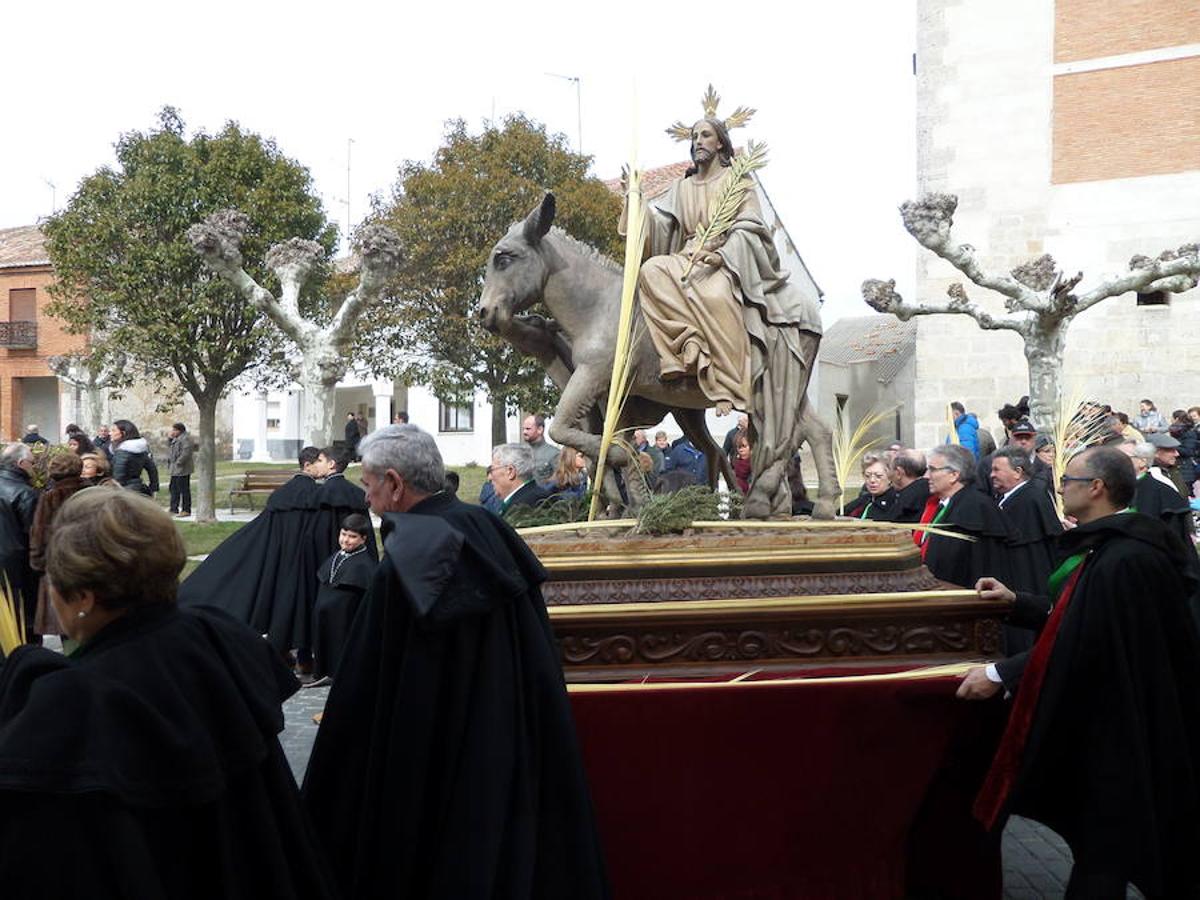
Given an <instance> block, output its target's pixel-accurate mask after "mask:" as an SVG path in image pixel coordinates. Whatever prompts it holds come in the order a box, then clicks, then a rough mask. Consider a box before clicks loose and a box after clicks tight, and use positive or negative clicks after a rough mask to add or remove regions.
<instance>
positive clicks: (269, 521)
mask: <svg viewBox="0 0 1200 900" xmlns="http://www.w3.org/2000/svg"><path fill="white" fill-rule="evenodd" d="M299 461H300V471H299V472H297V473H296V475H295V476H293V477H292V479H291V480H290V481H288V482H287V483H286V484H284V485H283V486H281V487H280V488H278V489H277V490H276V491H275V492H274V493H272V494H271V496H270V498H269V499H268V500H267V503H266V507H265V508H264V509H263V511H262V512H261V513H260V514H259V515H258V516H256V517H255V518H254V519H253V520H252V521H250V522H248V523H247V524H246V525H244V526H243V527H241V528H239V529H238V530H237V531H235V532H234V533H233V534H231V535H230V536H229V537H227V538H226V539H225V540H224V541H222V542H221V544H220V545H219V546H218V547H217V548H216V549H215V550H213V552H212V553H210V554H209V555H208V558H207V559H206V560H204V562H202V563H201V564H200V565H199V566H198V567H197V568H196V570H195V571H194V572H192V574H191V575H189V576H188V578H187V580H186V581H184V582H183V583H182V584H181V585H180V586H179V603H180V605H182V606H211V607H216V608H217V609H223V610H225V611H226V612H227V613H229V614H230V615H231V616H233V617H234V618H235V619H237V620H238V621H240V622H245V623H246V624H247V625H249V626H250V627H251V628H253V629H254V630H255V631H256V632H258V633H259V634H262V635H265V636H266V638H267V640H268V641H270V642H271V645H272V646H273V647H275V649H276V650H279V651H280V652H281V653H286V652H288V651H289V650H294V649H305V648H307V647H308V646H309V642H310V632H311V622H310V619H311V617H312V610H313V604H314V603H315V602H316V598H317V566H318V565H320V563H321V560H323V559H324V558H325V557H326V556H328V554H329V553H332V552H333V549H334V548H335V547H336V546H337V544H336V541H329V540H328V534H327V531H328V529H327V528H326V527H324V525H323V520H322V518H321V517H320V516H319V515H318V513H319V512H320V500H319V488H318V485H317V482H316V479H317V478H320V477H323V476H324V475H325V464H324V462H323V461H322V456H321V451H320V450H319V449H318V448H316V447H305V448H304V449H303V450H301V451H300V457H299ZM317 534H320V535H321V538H320V539H318V538H317V537H316V535H317ZM326 543H329V549H328V550H326V551H325V552H324V554H323V555H321V556H318V555H317V553H318V551H317V547H318V545H321V546H324V545H325V544H326Z"/></svg>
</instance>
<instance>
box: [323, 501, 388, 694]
mask: <svg viewBox="0 0 1200 900" xmlns="http://www.w3.org/2000/svg"><path fill="white" fill-rule="evenodd" d="M374 540H375V529H373V528H372V527H371V520H370V519H369V518H367V517H366V516H364V515H362V514H361V513H351V514H350V515H348V516H346V518H345V519H343V520H342V528H341V533H340V535H339V536H338V544H339V546H340V548H341V549H339V550H338V551H337V552H336V553H334V554H333V555H332V556H331V557H329V559H327V560H325V562H323V563H321V567H320V569H318V570H317V580H318V581H319V582H320V583H321V586H320V587H319V588H318V589H317V603H316V607H315V608H314V610H313V654H314V656H315V657H316V659H315V660H314V663H313V676H314V677H315V679H316V680H315V681H313V682H312V683H311V684H309V685H307V686H308V687H321V686H323V685H326V684H329V683H330V682H331V681H332V680H333V676H334V675H335V674H336V673H337V665H338V660H339V658H340V657H341V654H342V648H343V647H344V646H345V645H346V636H347V635H348V634H349V633H350V625H351V623H352V622H353V621H354V616H355V614H356V613H357V612H358V605H359V602H360V601H361V600H362V598H363V594H364V593H366V590H367V586H368V585H369V584H370V583H371V578H372V576H373V575H374V574H375V566H376V562H377V560H376V554H375V553H372V552H369V550H368V548H369V549H370V550H374V549H375V547H374V546H373V545H374Z"/></svg>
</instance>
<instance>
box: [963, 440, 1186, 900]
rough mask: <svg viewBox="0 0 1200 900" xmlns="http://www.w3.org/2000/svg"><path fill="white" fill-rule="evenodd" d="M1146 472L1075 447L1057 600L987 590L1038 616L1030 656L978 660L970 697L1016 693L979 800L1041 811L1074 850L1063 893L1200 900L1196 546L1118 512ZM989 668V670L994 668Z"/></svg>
mask: <svg viewBox="0 0 1200 900" xmlns="http://www.w3.org/2000/svg"><path fill="white" fill-rule="evenodd" d="M1134 483H1135V479H1134V473H1133V470H1132V468H1131V467H1130V466H1129V464H1128V460H1127V459H1126V458H1125V456H1124V455H1123V454H1122V453H1121V452H1120V451H1118V450H1116V449H1114V448H1111V447H1099V448H1095V449H1092V450H1088V451H1085V452H1083V453H1081V454H1079V455H1077V456H1075V457H1074V458H1073V459H1072V460H1071V461H1070V462H1069V463H1068V464H1067V469H1066V473H1065V476H1064V478H1063V484H1062V491H1061V493H1062V496H1063V508H1064V510H1065V511H1066V513H1067V514H1068V515H1071V516H1074V517H1075V519H1076V520H1077V521H1078V522H1079V525H1078V526H1077V527H1076V528H1073V529H1071V530H1069V531H1067V532H1065V533H1064V534H1063V536H1062V537H1061V538H1060V539H1059V556H1058V561H1059V567H1058V568H1057V569H1056V570H1055V573H1054V575H1053V576H1052V578H1051V581H1050V585H1049V587H1050V596H1049V597H1047V596H1040V597H1033V596H1029V595H1021V594H1018V595H1015V596H1014V594H1013V592H1012V591H1010V590H1009V589H1008V588H1006V587H1005V586H1004V585H1003V584H1002V583H1000V582H998V581H996V580H995V579H991V578H985V579H982V580H981V581H980V583H979V584H978V586H977V587H978V589H979V590H980V593H981V596H983V597H984V598H985V599H997V600H1004V601H1008V602H1014V601H1015V606H1014V608H1013V614H1012V617H1017V616H1020V617H1021V618H1022V619H1023V620H1024V621H1027V622H1029V623H1030V624H1038V625H1040V626H1041V634H1040V636H1039V638H1038V641H1037V644H1035V645H1034V648H1033V649H1032V650H1031V651H1028V652H1027V653H1024V654H1021V655H1019V656H1018V657H1015V658H1012V659H1007V660H1001V661H999V662H997V663H995V664H994V665H992V666H986V667H985V666H979V667H976V668H973V669H971V670H970V671H969V672H968V673H967V675H966V676H965V678H964V679H963V682H962V684H961V685H960V687H959V691H958V694H959V696H960V697H964V698H967V699H983V698H986V697H991V696H994V695H995V694H997V693H999V691H1000V690H1001V688H1002V687H1003V688H1007V689H1008V690H1009V691H1012V692H1015V694H1016V697H1015V702H1014V704H1013V709H1012V712H1011V714H1010V716H1009V724H1008V728H1007V730H1006V732H1005V736H1004V739H1003V740H1002V741H1001V744H1000V748H999V750H998V751H997V754H996V759H995V761H994V762H993V764H992V771H991V772H990V773H989V775H988V778H987V780H986V781H985V783H984V786H983V789H982V791H981V792H980V795H979V797H978V799H977V801H976V807H975V812H976V815H977V816H978V817H979V818H980V820H981V821H983V822H984V823H985V824H987V825H989V826H991V827H993V828H996V829H1001V828H1003V825H1004V821H1005V819H1006V818H1007V816H1008V815H1009V814H1016V815H1023V816H1029V817H1030V818H1034V819H1037V820H1038V821H1040V822H1044V823H1045V824H1046V825H1048V826H1049V827H1051V828H1053V829H1054V830H1055V831H1057V832H1058V833H1059V834H1061V835H1062V836H1063V838H1064V839H1065V840H1066V842H1067V844H1068V845H1069V846H1070V847H1071V851H1072V853H1073V855H1074V858H1075V867H1074V869H1073V871H1072V873H1071V879H1070V882H1069V884H1068V886H1067V897H1068V898H1070V897H1087V898H1092V897H1124V896H1125V885H1126V883H1128V882H1133V883H1134V884H1135V885H1137V886H1138V887H1139V888H1140V889H1141V890H1142V891H1143V893H1145V895H1146V896H1149V897H1160V896H1161V897H1195V896H1198V895H1200V893H1198V892H1200V872H1198V870H1197V867H1196V849H1197V847H1200V693H1197V690H1196V686H1197V684H1200V634H1198V633H1197V630H1196V627H1195V625H1194V624H1193V622H1192V620H1191V618H1190V617H1189V615H1188V610H1187V605H1186V600H1187V597H1188V596H1189V595H1190V594H1191V593H1192V591H1193V590H1194V587H1195V586H1194V584H1193V583H1191V579H1190V571H1191V570H1190V567H1189V565H1188V564H1187V562H1186V558H1185V553H1186V552H1188V551H1187V549H1186V548H1185V547H1183V546H1182V545H1181V544H1180V543H1179V541H1178V540H1177V539H1176V537H1175V536H1174V535H1173V534H1171V532H1170V531H1169V530H1168V529H1167V528H1166V527H1165V526H1164V525H1163V524H1162V523H1161V522H1158V521H1155V520H1154V519H1151V518H1149V517H1148V516H1144V515H1141V514H1138V513H1131V512H1127V511H1126V512H1122V510H1126V509H1127V507H1128V506H1129V504H1130V502H1131V501H1132V499H1133V493H1134ZM989 670H991V671H989Z"/></svg>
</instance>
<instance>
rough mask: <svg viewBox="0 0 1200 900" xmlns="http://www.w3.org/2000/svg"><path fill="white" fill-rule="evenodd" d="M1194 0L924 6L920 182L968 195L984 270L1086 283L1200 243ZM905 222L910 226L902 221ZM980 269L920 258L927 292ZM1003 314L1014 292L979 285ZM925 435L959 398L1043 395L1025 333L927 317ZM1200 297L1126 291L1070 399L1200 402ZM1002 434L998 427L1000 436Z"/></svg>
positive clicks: (988, 404)
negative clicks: (1017, 269) (1032, 267)
mask: <svg viewBox="0 0 1200 900" xmlns="http://www.w3.org/2000/svg"><path fill="white" fill-rule="evenodd" d="M1196 10H1197V7H1196V4H1195V0H1154V2H1151V0H1010V2H1006V3H985V2H978V0H976V2H970V0H918V17H919V21H918V48H917V56H916V73H917V91H918V98H917V133H918V134H917V137H918V146H917V165H918V172H917V176H918V177H917V182H918V191H919V192H920V193H925V192H931V191H937V192H944V193H952V194H957V195H958V198H959V203H958V211H957V214H956V215H955V219H954V235H955V239H956V240H957V241H959V242H964V243H970V244H973V245H974V246H975V248H976V251H977V255H978V258H979V260H980V262H981V264H982V265H983V266H984V268H986V269H990V270H997V271H1007V270H1009V269H1011V268H1012V267H1014V266H1016V265H1018V264H1019V263H1022V262H1025V261H1027V260H1029V259H1033V258H1035V257H1037V256H1039V255H1041V254H1042V253H1050V254H1052V255H1053V256H1054V258H1055V259H1056V260H1057V262H1058V264H1059V265H1060V266H1061V268H1062V269H1063V271H1064V273H1065V274H1066V275H1068V276H1070V275H1073V274H1074V273H1075V272H1078V271H1082V272H1083V273H1084V281H1083V282H1082V283H1081V285H1080V289H1082V290H1086V289H1087V288H1088V287H1089V286H1090V285H1092V284H1095V283H1096V282H1097V281H1099V280H1101V279H1104V278H1106V277H1107V276H1111V275H1116V274H1120V273H1122V272H1125V271H1127V269H1128V264H1129V260H1130V258H1131V257H1132V256H1134V255H1135V254H1145V255H1147V256H1156V255H1157V254H1158V253H1159V252H1160V251H1163V250H1167V249H1175V248H1178V247H1179V246H1181V245H1183V244H1185V243H1189V242H1195V241H1196V240H1197V239H1198V238H1200V115H1198V114H1197V109H1200V15H1197V13H1196ZM897 227H900V226H899V222H897ZM964 280H965V279H964V277H963V276H962V275H961V274H960V273H958V272H957V271H955V270H954V269H953V268H951V267H950V266H949V265H948V264H947V263H944V262H943V261H942V260H940V259H938V258H937V257H935V256H933V255H932V254H930V253H928V252H926V251H924V250H920V251H919V255H918V261H917V279H916V286H917V287H916V296H915V297H913V298H906V299H912V300H925V299H935V298H940V297H943V296H944V295H945V290H946V287H947V286H948V285H949V284H950V283H951V282H953V281H964ZM967 287H968V291H969V293H970V295H971V297H972V299H973V300H975V301H976V302H977V303H979V304H980V305H982V306H984V307H985V308H987V309H988V310H989V311H990V312H992V314H993V315H1002V314H1003V313H1004V307H1003V303H1002V301H1001V299H1000V298H999V296H998V295H995V294H991V293H990V292H988V291H985V290H983V289H981V288H977V287H974V286H972V285H970V284H968V285H967ZM916 321H917V323H918V338H917V349H916V368H915V389H914V395H915V401H914V405H915V409H914V413H915V419H916V435H915V440H916V443H917V444H918V445H919V446H930V445H932V444H934V443H936V442H938V441H939V440H941V439H942V438H943V437H944V434H945V430H946V425H945V420H946V404H947V402H949V401H950V400H961V401H962V402H963V403H965V404H966V406H967V408H968V409H970V410H973V411H976V412H978V413H980V415H981V418H982V419H983V420H984V423H985V424H990V425H993V426H996V425H998V422H997V420H996V417H995V411H996V410H997V409H998V408H999V407H1000V406H1001V405H1002V404H1003V403H1006V402H1014V401H1016V400H1017V399H1018V398H1019V397H1020V396H1021V395H1023V394H1026V393H1028V381H1027V370H1026V367H1025V360H1024V356H1023V354H1022V349H1021V341H1020V339H1019V338H1018V337H1017V336H1016V335H1015V334H1012V333H1009V332H995V331H982V330H980V329H979V327H978V326H977V325H976V324H975V323H974V321H972V320H970V319H968V318H967V317H965V316H958V315H940V316H921V317H918V318H917V319H916ZM1198 342H1200V290H1191V291H1188V292H1186V293H1182V294H1175V295H1166V296H1161V297H1155V296H1149V297H1147V296H1143V297H1138V296H1136V295H1134V294H1127V295H1125V296H1123V297H1116V298H1112V299H1109V300H1106V301H1104V302H1102V303H1100V304H1099V305H1097V306H1096V307H1093V308H1092V309H1091V310H1089V311H1088V312H1086V313H1083V314H1082V315H1080V316H1079V317H1078V318H1077V319H1076V320H1075V322H1074V323H1073V324H1072V326H1071V329H1070V331H1069V332H1068V337H1067V346H1066V358H1065V364H1064V368H1063V373H1064V379H1063V380H1064V385H1065V386H1066V387H1067V388H1068V390H1069V391H1070V390H1081V391H1086V392H1087V393H1088V394H1089V395H1090V396H1093V397H1096V398H1098V399H1100V400H1101V401H1103V402H1107V403H1111V404H1112V405H1113V406H1114V408H1116V409H1120V410H1124V411H1127V412H1131V413H1132V412H1136V407H1137V403H1138V401H1139V400H1140V399H1141V398H1143V397H1148V398H1151V399H1153V400H1154V401H1155V402H1156V404H1157V405H1158V408H1159V409H1160V410H1164V411H1165V412H1166V413H1167V414H1169V412H1170V410H1171V409H1174V408H1180V407H1182V408H1186V407H1188V406H1191V405H1195V404H1197V403H1200V382H1198V381H1197V379H1196V377H1195V373H1196V370H1197V363H1196V361H1195V360H1196V357H1195V354H1194V348H1195V347H1196V345H1197V343H1198ZM997 433H998V432H997Z"/></svg>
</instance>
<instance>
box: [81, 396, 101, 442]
mask: <svg viewBox="0 0 1200 900" xmlns="http://www.w3.org/2000/svg"><path fill="white" fill-rule="evenodd" d="M83 392H84V395H85V396H86V397H87V411H88V422H87V424H85V425H84V426H83V427H84V428H85V429H86V430H87V433H88V434H95V433H96V432H97V430H99V428H100V426H101V425H103V424H104V389H103V388H101V387H99V386H98V385H95V384H89V385H87V386H86V387H85V388H84V390H83Z"/></svg>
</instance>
